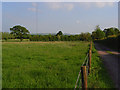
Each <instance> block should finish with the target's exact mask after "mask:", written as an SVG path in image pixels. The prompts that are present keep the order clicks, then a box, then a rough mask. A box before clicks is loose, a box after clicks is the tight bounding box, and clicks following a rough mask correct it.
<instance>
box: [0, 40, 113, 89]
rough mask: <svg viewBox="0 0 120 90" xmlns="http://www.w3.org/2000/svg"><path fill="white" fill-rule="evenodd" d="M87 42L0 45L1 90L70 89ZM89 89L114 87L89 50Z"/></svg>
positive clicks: (98, 60)
mask: <svg viewBox="0 0 120 90" xmlns="http://www.w3.org/2000/svg"><path fill="white" fill-rule="evenodd" d="M88 49H89V42H84V41H79V42H74V41H68V42H67V41H66V42H3V43H2V87H3V88H74V87H75V83H76V80H77V76H78V72H79V70H80V67H81V65H82V63H83V62H84V59H85V56H86V54H87V53H88ZM92 52H93V54H92V56H93V58H92V73H91V74H90V75H89V77H88V83H89V84H88V86H89V87H90V88H111V87H114V86H113V84H112V81H111V80H110V78H109V75H108V74H107V73H106V69H105V68H104V66H103V64H102V60H101V59H100V57H99V55H98V54H97V51H96V50H95V48H94V46H93V51H92Z"/></svg>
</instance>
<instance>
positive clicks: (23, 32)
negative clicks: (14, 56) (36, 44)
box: [10, 25, 29, 41]
mask: <svg viewBox="0 0 120 90" xmlns="http://www.w3.org/2000/svg"><path fill="white" fill-rule="evenodd" d="M10 31H11V34H13V35H15V36H16V37H18V38H19V39H20V40H21V41H22V40H23V37H26V36H27V35H28V34H29V31H28V30H27V29H26V28H25V27H23V26H20V25H17V26H14V27H13V28H10Z"/></svg>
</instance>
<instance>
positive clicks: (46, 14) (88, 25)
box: [2, 2, 118, 34]
mask: <svg viewBox="0 0 120 90" xmlns="http://www.w3.org/2000/svg"><path fill="white" fill-rule="evenodd" d="M15 25H21V26H24V27H26V28H27V29H28V30H29V31H30V33H57V32H58V31H60V30H61V31H62V32H63V33H70V34H79V33H81V32H92V31H93V30H94V29H95V26H96V25H100V28H101V29H104V28H109V27H118V3H117V2H2V31H3V32H10V30H9V29H10V28H11V27H13V26H15Z"/></svg>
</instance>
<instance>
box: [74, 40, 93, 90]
mask: <svg viewBox="0 0 120 90" xmlns="http://www.w3.org/2000/svg"><path fill="white" fill-rule="evenodd" d="M91 50H92V42H90V48H89V52H88V53H87V55H86V57H85V59H84V62H83V64H82V66H81V68H82V67H85V70H84V71H82V69H80V71H79V74H78V77H77V80H76V83H75V88H74V90H76V88H77V86H78V84H79V89H80V88H81V87H82V88H84V87H87V86H86V85H87V79H85V77H84V76H88V75H89V73H90V70H91ZM81 71H82V72H86V73H84V74H86V75H84V74H83V73H82V72H81ZM81 74H82V75H81ZM80 77H81V78H80ZM83 79H85V80H83ZM85 83H86V85H84V84H85Z"/></svg>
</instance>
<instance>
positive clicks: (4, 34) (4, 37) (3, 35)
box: [2, 32, 10, 41]
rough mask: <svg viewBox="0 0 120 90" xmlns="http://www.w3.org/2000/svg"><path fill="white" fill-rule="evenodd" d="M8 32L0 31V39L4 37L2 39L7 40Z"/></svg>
mask: <svg viewBox="0 0 120 90" xmlns="http://www.w3.org/2000/svg"><path fill="white" fill-rule="evenodd" d="M9 35H10V34H9V33H8V32H2V39H4V40H6V41H7V40H8V38H9Z"/></svg>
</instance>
